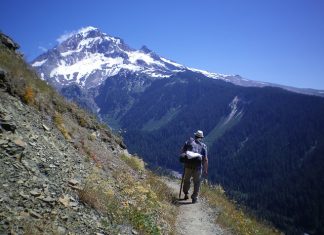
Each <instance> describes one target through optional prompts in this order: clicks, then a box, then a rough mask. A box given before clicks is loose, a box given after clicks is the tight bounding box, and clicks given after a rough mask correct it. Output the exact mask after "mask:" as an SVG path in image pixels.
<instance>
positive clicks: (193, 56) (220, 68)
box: [0, 0, 324, 90]
mask: <svg viewBox="0 0 324 235" xmlns="http://www.w3.org/2000/svg"><path fill="white" fill-rule="evenodd" d="M85 26H94V27H97V28H99V29H100V30H101V31H103V32H105V33H107V34H109V35H111V36H117V37H120V38H122V39H124V41H125V42H126V43H127V44H128V45H129V46H130V47H132V48H134V49H139V48H140V47H141V46H142V45H146V46H147V47H148V48H150V49H151V50H153V51H155V52H156V53H157V54H159V55H160V56H163V57H166V58H168V59H171V60H173V61H176V62H178V63H180V64H183V65H185V66H189V67H194V68H198V69H203V70H207V71H210V72H216V73H223V74H239V75H241V76H243V77H245V78H248V79H252V80H257V81H266V82H272V83H278V84H283V85H290V86H295V87H304V88H315V89H322V90H324V0H118V1H116V0H115V1H110V0H91V1H85V0H64V1H63V0H56V1H55V0H20V1H18V0H11V1H9V0H5V1H2V3H1V16H0V30H1V31H2V32H4V33H6V34H8V35H9V36H11V37H12V38H13V39H14V40H16V41H17V42H18V43H19V44H20V45H21V51H22V52H23V53H24V54H25V56H26V58H27V60H32V59H34V58H35V57H36V56H37V55H39V54H41V53H42V52H43V50H44V49H49V48H51V47H53V46H55V45H56V44H57V39H58V38H59V37H60V36H61V35H63V34H66V33H69V32H71V31H75V30H78V29H79V28H82V27H85Z"/></svg>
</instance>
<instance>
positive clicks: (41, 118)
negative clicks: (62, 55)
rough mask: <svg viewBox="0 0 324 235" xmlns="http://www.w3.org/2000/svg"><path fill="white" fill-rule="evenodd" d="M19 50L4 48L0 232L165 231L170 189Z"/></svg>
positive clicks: (0, 62) (0, 59)
mask: <svg viewBox="0 0 324 235" xmlns="http://www.w3.org/2000/svg"><path fill="white" fill-rule="evenodd" d="M16 49H17V48H10V47H8V46H7V45H5V44H4V43H2V42H1V43H0V100H1V102H0V167H1V170H0V185H1V187H0V234H117V233H121V234H138V233H143V234H159V233H162V234H168V233H169V232H170V231H171V225H170V223H169V222H167V216H171V215H173V214H172V213H173V212H172V208H171V206H170V205H169V202H168V200H166V199H164V198H162V196H161V195H163V196H168V195H169V194H168V190H167V187H166V186H165V187H163V184H160V182H159V181H158V179H156V178H155V177H154V176H153V175H152V174H151V173H150V172H147V171H146V170H145V169H144V163H143V162H142V161H141V160H140V159H138V158H135V157H132V156H130V155H129V154H128V153H127V150H126V149H125V145H124V144H123V142H122V140H121V139H120V138H119V137H116V136H114V135H113V134H112V133H111V131H110V130H109V129H107V128H106V127H105V126H104V125H102V124H100V123H99V122H98V121H96V119H95V118H94V117H93V116H91V115H89V114H87V113H86V112H85V111H83V110H81V109H79V108H78V107H77V106H76V105H75V104H72V103H68V102H66V101H65V100H64V99H63V98H62V97H60V96H59V95H58V94H57V93H56V92H55V91H54V90H53V89H52V88H50V87H49V86H47V85H46V84H45V83H44V82H42V81H41V80H39V79H38V78H37V77H36V76H35V73H34V72H33V71H32V70H30V68H29V67H28V66H27V65H26V64H25V62H24V61H23V59H22V58H21V55H19V54H18V53H17V52H16V51H15V50H16ZM151 185H152V186H151ZM159 190H160V191H159ZM162 192H163V194H162Z"/></svg>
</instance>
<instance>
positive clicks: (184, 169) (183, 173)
mask: <svg viewBox="0 0 324 235" xmlns="http://www.w3.org/2000/svg"><path fill="white" fill-rule="evenodd" d="M185 171H186V168H185V167H183V172H182V178H181V185H180V192H179V199H181V191H182V186H183V180H184V175H185Z"/></svg>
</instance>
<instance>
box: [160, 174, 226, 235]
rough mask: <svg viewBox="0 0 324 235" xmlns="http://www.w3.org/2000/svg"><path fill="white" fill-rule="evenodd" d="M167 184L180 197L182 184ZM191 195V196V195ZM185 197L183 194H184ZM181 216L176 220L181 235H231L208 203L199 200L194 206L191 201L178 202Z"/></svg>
mask: <svg viewBox="0 0 324 235" xmlns="http://www.w3.org/2000/svg"><path fill="white" fill-rule="evenodd" d="M165 182H166V184H167V185H168V186H169V187H170V188H172V189H173V190H174V192H175V193H176V195H177V197H178V195H179V189H180V184H179V182H177V181H172V180H169V179H168V180H165ZM189 195H190V194H189ZM182 197H183V193H182ZM177 204H178V206H179V215H178V218H177V220H176V225H177V231H176V232H177V234H179V235H191V234H192V235H229V233H228V232H226V231H224V230H223V229H221V228H220V227H219V226H218V225H217V224H215V223H214V221H215V212H214V211H213V209H212V208H210V207H208V205H207V204H206V202H204V201H203V200H199V201H198V203H195V204H192V203H191V199H189V200H179V201H177Z"/></svg>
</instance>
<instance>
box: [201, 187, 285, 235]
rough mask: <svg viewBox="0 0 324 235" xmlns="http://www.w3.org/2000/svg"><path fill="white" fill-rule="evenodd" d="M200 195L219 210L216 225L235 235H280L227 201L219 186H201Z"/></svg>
mask: <svg viewBox="0 0 324 235" xmlns="http://www.w3.org/2000/svg"><path fill="white" fill-rule="evenodd" d="M201 195H202V196H203V197H205V198H206V199H207V201H208V203H209V204H210V205H211V206H213V207H215V208H217V209H218V210H219V214H218V216H217V223H219V224H221V225H222V226H223V227H224V228H226V229H229V230H230V231H231V232H233V233H234V234H237V235H254V234H262V235H280V234H281V233H280V232H279V231H278V230H277V229H275V228H273V227H271V226H270V225H268V224H266V223H265V222H262V221H260V220H258V219H256V218H254V217H253V216H252V215H250V214H249V213H246V212H245V211H244V210H243V209H241V208H240V207H239V206H238V205H237V204H235V203H234V202H232V201H231V200H229V199H228V198H227V197H226V195H225V191H224V190H223V188H222V187H221V186H220V185H217V186H208V185H202V187H201Z"/></svg>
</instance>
